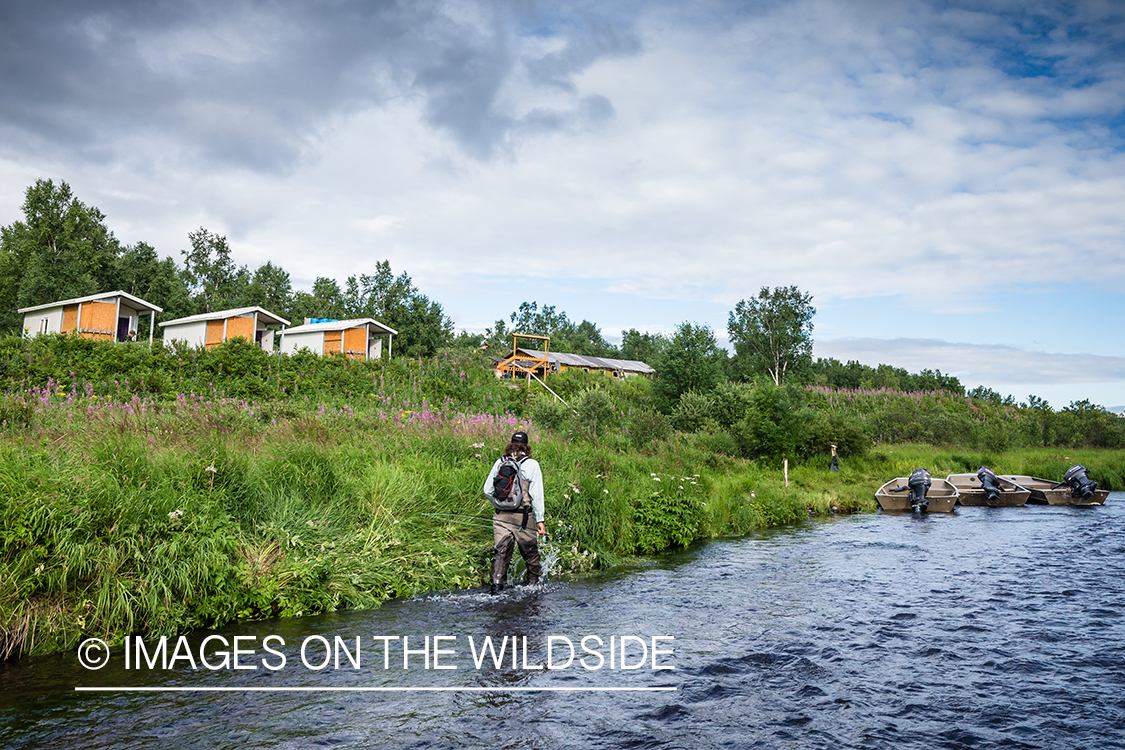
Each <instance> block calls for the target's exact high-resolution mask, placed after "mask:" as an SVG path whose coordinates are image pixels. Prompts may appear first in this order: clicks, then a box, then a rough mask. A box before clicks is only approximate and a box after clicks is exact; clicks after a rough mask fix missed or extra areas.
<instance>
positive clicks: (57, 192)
mask: <svg viewBox="0 0 1125 750" xmlns="http://www.w3.org/2000/svg"><path fill="white" fill-rule="evenodd" d="M22 211H23V219H22V220H19V221H15V222H13V223H12V224H11V225H9V226H5V227H0V326H2V327H3V328H4V329H5V330H19V329H20V328H21V326H22V324H23V320H22V317H21V316H20V314H19V313H18V310H19V309H20V308H23V307H34V306H35V305H42V304H47V303H50V302H57V301H59V300H65V299H74V298H77V297H85V296H87V295H91V294H98V293H101V292H108V291H115V290H121V291H123V292H128V293H129V294H132V295H133V296H135V297H140V298H141V299H144V300H146V301H148V302H151V303H153V304H154V305H157V306H159V307H161V308H163V313H161V315H160V319H161V320H173V319H176V318H181V317H186V316H189V315H196V314H199V313H207V312H214V311H216V310H225V309H230V308H237V307H250V306H254V305H257V306H259V307H262V308H265V309H267V310H269V311H270V312H272V313H275V314H277V315H280V316H281V317H283V318H286V319H288V320H290V321H292V322H294V323H301V322H303V320H304V319H305V318H306V317H309V318H339V319H344V318H365V317H372V318H375V319H377V320H379V321H380V322H383V323H386V324H387V325H389V326H391V327H392V328H394V329H396V330H397V331H398V332H399V335H398V336H397V337H396V340H395V350H396V351H398V352H401V353H403V354H405V355H410V356H428V355H432V354H434V353H436V352H437V351H438V350H439V349H440V348H442V347H445V346H448V345H449V344H450V343H451V342H452V340H453V321H452V320H450V319H449V317H448V316H446V315H445V312H444V310H443V309H442V306H441V304H440V303H438V302H435V301H434V300H431V299H430V298H429V297H427V296H426V295H424V294H422V293H421V292H420V291H419V290H418V289H417V287H416V286H415V285H414V282H413V281H412V280H411V278H410V276H409V275H408V274H406V273H399V274H398V275H395V274H394V273H393V272H392V270H391V265H390V263H389V261H386V260H382V261H378V262H375V263H374V264H373V265H372V267H371V268H370V269H369V272H368V273H360V274H357V275H354V276H349V277H348V278H347V279H346V280H345V282H344V283H343V285H341V284H340V283H339V282H338V281H336V280H335V279H331V278H328V277H320V278H317V279H316V281H315V282H313V286H312V291H311V292H308V291H304V290H295V289H294V288H293V284H292V281H291V279H290V276H289V272H288V271H286V270H285V269H283V268H281V267H280V266H278V265H276V264H274V263H272V262H267V263H265V264H263V265H261V266H259V267H258V268H256V269H254V270H250V268H248V267H247V266H245V265H239V264H237V263H236V262H235V261H234V258H233V257H232V254H231V248H230V244H229V243H228V242H227V239H226V237H224V236H222V235H219V234H216V233H215V232H212V231H210V230H208V229H206V228H203V227H200V228H199V229H197V230H196V231H193V232H190V233H189V234H188V245H189V248H188V249H185V250H183V251H182V252H181V255H182V263H177V262H176V261H175V260H174V259H173V258H171V257H164V258H161V257H160V256H159V255H158V254H157V251H156V249H155V248H154V247H152V246H151V245H149V244H148V243H145V242H136V243H134V244H132V245H127V244H123V243H122V242H120V241H119V240H118V239H117V237H115V236H114V234H113V232H112V231H111V230H110V229H109V228H108V226H107V225H106V221H105V219H106V217H105V215H104V214H103V213H102V212H101V211H99V210H98V209H97V208H96V207H94V206H89V205H87V204H85V203H83V202H82V201H81V200H79V199H78V198H77V197H76V196H75V195H74V194H73V192H72V191H71V188H70V185H68V184H67V183H66V182H59V183H57V184H56V183H55V182H54V181H52V180H42V179H41V180H37V181H36V182H35V184H34V185H31V186H30V187H29V188H28V189H27V191H26V193H25V199H24V203H23V206H22ZM140 323H141V326H142V328H145V329H147V325H148V319H147V318H146V317H144V316H142V317H141V321H140ZM141 337H142V338H146V337H147V330H142V331H141Z"/></svg>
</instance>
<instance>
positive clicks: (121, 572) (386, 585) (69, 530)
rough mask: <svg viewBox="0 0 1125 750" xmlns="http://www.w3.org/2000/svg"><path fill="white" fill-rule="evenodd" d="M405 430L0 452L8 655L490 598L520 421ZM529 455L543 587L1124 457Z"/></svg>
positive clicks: (27, 435) (404, 424) (406, 425)
mask: <svg viewBox="0 0 1125 750" xmlns="http://www.w3.org/2000/svg"><path fill="white" fill-rule="evenodd" d="M460 416H461V418H460V419H457V418H450V419H448V420H444V421H441V422H438V421H431V422H429V423H426V422H411V421H410V419H409V417H407V418H406V419H405V420H404V419H401V418H398V419H395V418H391V419H387V418H385V417H378V416H375V415H372V414H364V413H346V412H340V411H337V412H335V413H320V414H318V413H316V412H310V413H308V414H306V415H302V416H299V417H295V418H291V419H283V420H280V421H278V420H271V421H270V423H268V424H264V423H262V422H260V421H255V420H253V418H252V416H250V415H249V414H248V410H247V407H246V406H245V405H244V404H239V403H237V402H236V403H233V404H228V405H226V406H223V405H221V404H219V405H197V406H196V407H194V408H192V407H189V406H185V405H181V407H180V409H179V410H178V411H176V410H172V411H167V412H164V411H158V412H156V413H151V412H146V413H140V412H138V411H133V412H130V411H129V410H125V409H121V408H120V407H119V406H118V407H116V408H113V409H106V410H105V411H103V412H98V413H94V414H92V415H91V414H84V416H82V417H75V418H74V420H73V421H71V420H67V421H66V422H63V421H60V422H59V423H58V424H56V425H55V426H53V427H52V428H45V427H44V428H40V429H37V430H33V431H25V432H22V433H18V434H9V435H6V436H4V438H3V440H2V441H0V487H2V493H3V497H4V499H3V501H2V504H0V538H2V539H3V543H2V545H3V546H2V555H3V568H2V571H3V581H2V585H0V590H2V591H3V593H0V612H2V616H3V622H4V626H3V630H2V634H0V644H2V646H3V650H4V652H5V653H7V654H9V655H11V654H16V653H25V654H36V653H49V652H52V651H57V650H62V649H66V648H69V647H72V646H73V645H74V644H75V643H76V642H77V641H78V639H79V638H80V637H82V636H85V635H96V636H99V637H103V638H106V639H107V640H111V641H112V640H117V639H120V638H121V637H123V636H124V635H126V634H129V633H139V632H145V633H170V632H175V631H182V630H184V629H188V628H195V627H208V626H216V625H221V624H224V623H227V622H231V621H234V620H239V619H253V618H262V617H272V616H296V615H301V614H313V613H318V612H324V611H330V610H334V609H340V608H363V607H371V606H375V605H377V604H378V603H379V602H380V601H382V600H385V599H387V598H391V597H401V596H407V595H411V594H416V593H420V592H424V591H430V590H437V589H445V588H467V587H474V586H481V585H484V583H485V580H486V576H487V570H488V561H489V557H490V538H491V535H490V530H489V526H488V521H487V518H488V515H489V510H488V505H487V503H486V501H485V500H484V498H483V497H482V496H481V494H480V486H481V484H482V481H483V478H484V476H485V474H486V472H487V470H488V467H489V466H490V465H491V462H492V460H493V459H494V458H495V456H496V455H497V451H498V449H499V447H500V446H501V445H502V444H503V442H504V439H505V437H506V436H507V435H508V434H510V432H511V431H512V429H513V428H514V427H515V426H516V424H517V422H518V420H514V419H505V418H494V419H492V420H488V419H485V418H483V417H479V418H478V419H477V420H476V421H475V422H473V421H470V420H466V419H464V415H460ZM533 434H534V437H535V440H534V445H535V449H536V455H537V457H538V458H539V459H540V461H541V462H542V463H543V465H544V467H545V468H546V477H547V481H548V482H549V485H548V488H547V489H548V493H547V507H548V514H549V518H550V522H549V529H550V531H551V533H552V535H553V537H554V542H553V544H554V546H555V547H556V549H557V550H558V553H559V559H558V563H557V564H556V569H555V571H554V572H555V574H556V575H575V574H581V573H583V572H586V571H589V570H592V569H594V568H595V567H602V566H608V565H613V564H614V563H615V562H617V561H618V560H620V559H621V558H622V557H623V556H627V555H634V554H643V553H652V552H659V551H661V550H665V549H669V548H675V547H682V546H685V545H687V544H690V543H691V542H693V541H696V540H700V539H708V538H713V537H717V536H724V535H735V534H743V533H746V532H747V531H750V530H752V529H755V528H761V527H766V526H774V525H780V524H786V523H793V522H796V521H800V520H802V519H805V518H807V517H808V516H809V515H810V514H813V515H828V514H831V513H839V512H844V513H846V512H854V511H863V510H867V511H870V510H874V508H875V504H874V500H873V498H872V491H873V489H874V487H875V486H877V485H878V484H879V483H881V482H882V481H885V479H886V478H889V477H890V476H894V475H903V474H906V473H907V472H908V471H909V470H910V469H912V468H914V467H915V466H919V465H923V466H927V467H928V468H929V469H930V470H931V471H932V472H933V473H934V474H935V475H941V474H943V473H945V472H952V471H965V470H972V469H975V468H976V465H977V464H978V463H979V462H981V461H984V462H987V463H989V464H991V465H992V466H994V467H996V468H998V469H1000V470H1003V471H1005V472H1018V473H1024V472H1027V473H1034V474H1039V475H1043V476H1051V477H1053V476H1057V475H1061V472H1062V471H1063V470H1064V469H1065V468H1066V466H1068V465H1069V464H1070V463H1071V462H1073V461H1077V460H1081V461H1083V462H1085V463H1086V464H1087V465H1088V466H1089V467H1090V468H1091V471H1092V473H1093V474H1094V475H1095V476H1096V477H1098V478H1099V480H1101V481H1102V482H1103V485H1104V484H1110V485H1112V486H1115V487H1121V486H1122V477H1123V476H1125V460H1123V458H1122V456H1121V454H1120V452H1119V451H1097V450H1088V451H1084V452H1082V453H1081V454H1080V455H1079V454H1077V453H1074V452H1068V453H1062V452H1057V451H1047V450H1022V451H1016V452H1012V453H1008V454H1003V455H997V456H981V455H979V454H973V453H963V452H958V451H951V450H942V449H937V448H933V447H930V446H909V445H908V446H888V447H883V448H878V449H875V450H873V451H871V452H870V453H869V454H868V455H867V456H865V457H864V458H862V459H857V460H845V462H844V464H843V471H842V472H840V473H839V474H831V473H829V472H828V471H827V463H826V461H824V460H821V459H817V460H816V461H811V462H806V463H803V464H794V465H793V466H792V467H791V469H790V482H791V486H790V487H789V488H786V487H784V485H783V482H782V477H781V472H780V471H778V470H777V469H776V468H773V467H763V466H760V465H758V464H756V463H754V462H750V461H745V460H741V459H734V458H725V457H721V456H718V455H716V454H714V453H713V452H710V451H708V450H707V449H705V448H701V447H699V446H697V445H695V444H694V443H693V442H692V441H691V440H690V439H688V438H685V437H682V436H680V437H675V438H673V439H671V440H668V441H665V442H663V443H661V444H660V445H659V446H658V447H656V448H654V449H653V450H651V451H648V452H643V453H642V452H638V451H629V452H620V451H618V450H614V449H612V448H607V447H605V446H600V445H598V444H596V443H593V442H581V441H580V442H575V441H568V440H565V439H562V438H560V437H558V436H554V435H550V434H545V433H539V434H535V433H534V432H533Z"/></svg>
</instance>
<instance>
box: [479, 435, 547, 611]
mask: <svg viewBox="0 0 1125 750" xmlns="http://www.w3.org/2000/svg"><path fill="white" fill-rule="evenodd" d="M484 494H486V495H488V498H489V499H490V500H491V501H492V505H493V509H494V511H495V512H494V514H493V516H492V544H493V547H494V548H495V549H496V554H495V555H494V556H493V558H492V586H491V587H490V589H489V591H490V593H492V594H498V593H500V591H502V590H503V589H504V581H505V579H507V577H508V565H509V564H510V563H511V562H512V548H513V547H519V550H520V554H521V555H523V561H524V563H526V565H527V578H526V579H525V583H529V584H531V583H538V582H539V573H540V566H539V535H545V534H546V533H547V529H546V527H544V526H543V472H542V470H540V468H539V462H538V461H536V460H535V459H534V458H532V457H531V445H530V444H529V443H528V440H527V433H526V432H524V431H523V430H520V431H519V432H517V433H515V434H514V435H512V439H511V441H510V442H509V443H508V446H507V447H506V448H504V455H503V456H502V457H500V458H498V459H496V463H494V464H493V465H492V471H491V472H490V473H489V475H488V479H486V480H484ZM533 515H534V519H532V516H533ZM532 522H533V523H534V526H532ZM529 526H531V528H529Z"/></svg>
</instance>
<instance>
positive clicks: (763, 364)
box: [727, 286, 816, 385]
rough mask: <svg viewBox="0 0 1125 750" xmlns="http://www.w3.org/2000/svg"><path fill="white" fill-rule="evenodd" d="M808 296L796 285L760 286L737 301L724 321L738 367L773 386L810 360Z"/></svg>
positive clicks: (812, 310)
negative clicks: (765, 378)
mask: <svg viewBox="0 0 1125 750" xmlns="http://www.w3.org/2000/svg"><path fill="white" fill-rule="evenodd" d="M814 314H816V308H814V307H813V306H812V295H811V294H808V293H806V292H802V291H801V290H800V289H798V288H797V287H796V286H784V287H781V286H779V287H777V288H776V289H774V290H773V291H772V292H771V291H770V288H769V287H767V286H764V287H762V289H761V291H759V292H758V296H757V297H752V298H750V299H749V300H739V302H738V304H737V305H735V306H734V310H733V311H732V312H731V313H730V317H729V318H728V321H727V333H728V334H729V336H730V340H731V343H732V344H734V350H735V357H736V359H737V360H738V362H739V365H740V367H742V368H744V369H746V370H747V371H749V372H752V373H762V374H766V375H768V376H769V377H770V379H772V380H773V382H774V384H775V385H781V384H782V383H783V382H784V381H785V378H786V376H788V375H791V374H792V373H793V372H794V371H795V370H798V369H800V368H802V367H807V366H808V365H809V364H810V363H811V362H812V330H813V324H812V319H813V315H814Z"/></svg>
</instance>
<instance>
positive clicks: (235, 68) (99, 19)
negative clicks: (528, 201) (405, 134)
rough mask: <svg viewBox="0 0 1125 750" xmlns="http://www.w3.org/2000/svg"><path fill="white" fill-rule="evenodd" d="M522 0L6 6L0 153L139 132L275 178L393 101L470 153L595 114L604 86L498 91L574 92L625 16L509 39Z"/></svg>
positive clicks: (606, 52)
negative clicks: (346, 118) (544, 40)
mask: <svg viewBox="0 0 1125 750" xmlns="http://www.w3.org/2000/svg"><path fill="white" fill-rule="evenodd" d="M537 20H541V19H539V18H538V16H537V13H536V6H535V5H534V4H526V3H487V2H481V3H465V4H453V3H440V2H402V3H400V2H370V1H368V0H362V1H361V0H354V1H352V2H334V3H327V2H325V3H305V2H295V1H294V2H267V3H255V4H248V3H233V4H227V3H218V2H152V3H138V2H99V3H86V2H69V3H66V2H63V3H35V2H11V3H4V4H3V6H2V7H0V70H2V71H4V72H3V74H2V78H0V86H2V89H0V91H2V93H3V95H2V96H0V128H2V129H3V132H4V134H5V139H4V140H5V141H6V150H8V151H10V152H11V151H16V150H21V149H22V150H27V149H30V150H34V151H36V152H40V153H45V154H51V155H54V154H60V153H61V154H67V155H80V156H81V157H83V158H86V159H90V160H94V161H99V160H101V161H112V160H114V159H121V158H128V156H129V150H130V148H136V147H137V145H138V144H137V142H138V140H143V139H145V138H150V137H155V136H159V138H160V139H161V140H162V141H164V143H165V144H172V146H173V147H176V148H182V149H183V150H184V151H185V152H186V153H187V154H188V155H190V156H195V157H203V158H206V159H207V160H209V161H212V162H215V163H217V164H220V165H223V166H227V167H234V168H249V169H252V170H257V171H266V172H270V171H283V170H285V169H287V168H290V167H291V166H292V165H293V164H294V162H296V161H297V160H299V159H300V158H301V157H302V155H304V154H306V153H307V152H308V151H310V150H315V146H316V141H317V138H318V136H319V132H320V130H321V128H322V127H324V126H325V124H326V123H328V122H330V121H331V120H332V118H333V117H337V116H340V115H344V114H347V113H348V112H352V111H357V110H360V109H363V108H366V107H370V106H379V105H382V104H385V103H386V102H387V101H388V100H391V99H394V98H397V97H420V98H422V99H423V100H424V101H425V107H424V111H425V119H426V122H427V123H428V124H429V125H430V126H431V127H434V128H437V129H439V130H441V131H444V132H446V133H448V134H449V135H450V136H451V137H452V138H453V139H454V140H455V141H456V142H457V143H458V144H459V145H460V146H461V148H462V149H463V150H464V151H465V153H467V154H470V155H471V156H473V157H475V158H478V159H488V158H491V157H492V156H493V155H494V154H495V153H497V151H498V150H500V149H502V148H503V147H504V146H505V144H506V142H507V141H508V140H509V139H511V138H513V137H518V135H519V134H520V132H522V131H529V132H535V133H539V132H545V131H546V132H549V131H552V130H556V129H564V128H568V127H581V126H582V124H583V123H585V122H587V121H589V122H593V123H596V122H598V121H600V120H603V119H605V118H606V117H607V116H609V115H610V114H612V106H611V105H610V104H609V102H608V100H606V99H605V97H598V96H592V97H591V96H587V97H583V98H578V97H574V98H573V101H572V102H570V103H569V105H568V106H562V107H559V106H557V105H556V106H554V107H546V108H543V107H540V108H536V109H534V110H533V111H530V112H521V111H519V107H518V106H515V107H506V106H505V104H506V103H505V102H501V101H499V99H498V97H499V96H500V95H501V94H502V92H503V89H504V87H505V86H506V85H507V84H508V83H509V82H510V81H511V80H512V79H513V77H518V76H521V75H522V77H523V78H525V79H526V80H527V81H528V82H530V83H531V84H532V85H533V86H538V87H541V88H548V89H551V90H554V91H563V92H568V93H573V92H574V91H575V87H574V85H573V83H572V80H571V79H572V77H573V76H574V75H575V74H577V73H579V72H581V71H582V70H583V69H584V68H586V67H588V66H589V65H591V64H593V63H594V62H596V61H597V60H599V59H602V58H604V57H610V56H620V55H625V54H633V53H635V52H636V51H637V50H638V49H639V43H638V42H637V40H636V37H635V35H634V34H632V32H631V30H630V29H629V28H627V24H626V25H624V26H623V25H622V24H621V23H619V22H616V21H610V20H608V19H606V18H604V17H599V16H598V15H597V14H596V13H582V14H581V16H580V17H579V18H577V19H575V18H570V19H568V22H567V23H566V25H565V28H564V29H562V30H561V31H559V32H557V33H556V32H555V31H551V30H548V29H547V28H546V27H545V25H544V24H542V23H540V25H539V27H538V29H539V33H541V34H542V33H546V34H547V35H549V36H550V37H552V38H553V39H554V40H555V41H556V44H555V46H554V48H553V49H550V50H544V51H540V52H539V53H538V54H537V53H536V52H535V51H529V50H527V49H524V48H523V47H522V46H521V43H520V36H519V30H520V28H521V27H525V26H527V25H529V24H531V23H532V22H535V21H537Z"/></svg>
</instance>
